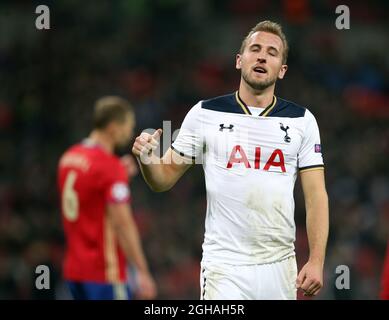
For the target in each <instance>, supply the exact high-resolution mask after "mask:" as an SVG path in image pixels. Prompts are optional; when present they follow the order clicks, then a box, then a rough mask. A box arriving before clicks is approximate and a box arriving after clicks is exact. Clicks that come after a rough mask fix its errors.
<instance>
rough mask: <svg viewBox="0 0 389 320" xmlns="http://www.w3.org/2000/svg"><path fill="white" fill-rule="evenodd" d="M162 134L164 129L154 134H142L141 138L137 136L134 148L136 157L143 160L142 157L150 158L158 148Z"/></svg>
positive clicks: (133, 151)
mask: <svg viewBox="0 0 389 320" xmlns="http://www.w3.org/2000/svg"><path fill="white" fill-rule="evenodd" d="M161 134H162V129H158V130H157V131H155V132H154V133H153V134H150V133H146V132H142V133H141V135H140V136H137V137H136V139H135V142H134V145H133V147H132V153H133V154H134V156H136V157H138V158H141V159H142V157H145V156H150V155H151V153H152V152H153V151H154V150H155V149H157V148H158V146H159V138H160V136H161Z"/></svg>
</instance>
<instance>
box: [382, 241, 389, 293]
mask: <svg viewBox="0 0 389 320" xmlns="http://www.w3.org/2000/svg"><path fill="white" fill-rule="evenodd" d="M381 288H382V289H381V294H380V296H381V299H382V300H389V242H388V246H387V248H386V258H385V263H384V269H383V272H382V281H381Z"/></svg>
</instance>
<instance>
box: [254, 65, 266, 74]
mask: <svg viewBox="0 0 389 320" xmlns="http://www.w3.org/2000/svg"><path fill="white" fill-rule="evenodd" d="M253 70H254V72H256V73H267V70H266V69H265V68H263V67H259V66H257V67H254V68H253Z"/></svg>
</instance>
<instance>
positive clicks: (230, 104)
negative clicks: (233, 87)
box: [201, 93, 242, 113]
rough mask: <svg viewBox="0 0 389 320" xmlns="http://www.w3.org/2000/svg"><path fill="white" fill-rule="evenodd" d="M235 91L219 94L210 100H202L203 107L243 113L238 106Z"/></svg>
mask: <svg viewBox="0 0 389 320" xmlns="http://www.w3.org/2000/svg"><path fill="white" fill-rule="evenodd" d="M237 107H238V104H237V101H236V97H235V93H230V94H226V95H223V96H218V97H215V98H211V99H208V100H203V101H201V108H202V109H207V110H213V111H221V112H232V113H241V112H242V111H241V110H240V108H237Z"/></svg>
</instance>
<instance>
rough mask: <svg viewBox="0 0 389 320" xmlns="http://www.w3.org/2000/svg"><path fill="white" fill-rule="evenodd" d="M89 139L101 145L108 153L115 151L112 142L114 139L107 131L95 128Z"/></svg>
mask: <svg viewBox="0 0 389 320" xmlns="http://www.w3.org/2000/svg"><path fill="white" fill-rule="evenodd" d="M89 139H90V140H91V141H92V142H94V143H96V144H98V145H100V146H101V147H102V148H103V149H104V150H105V151H107V152H108V153H113V150H114V145H113V143H112V139H111V138H110V137H109V136H108V135H107V134H106V133H104V132H102V131H98V130H93V131H92V132H91V134H90V135H89Z"/></svg>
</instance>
